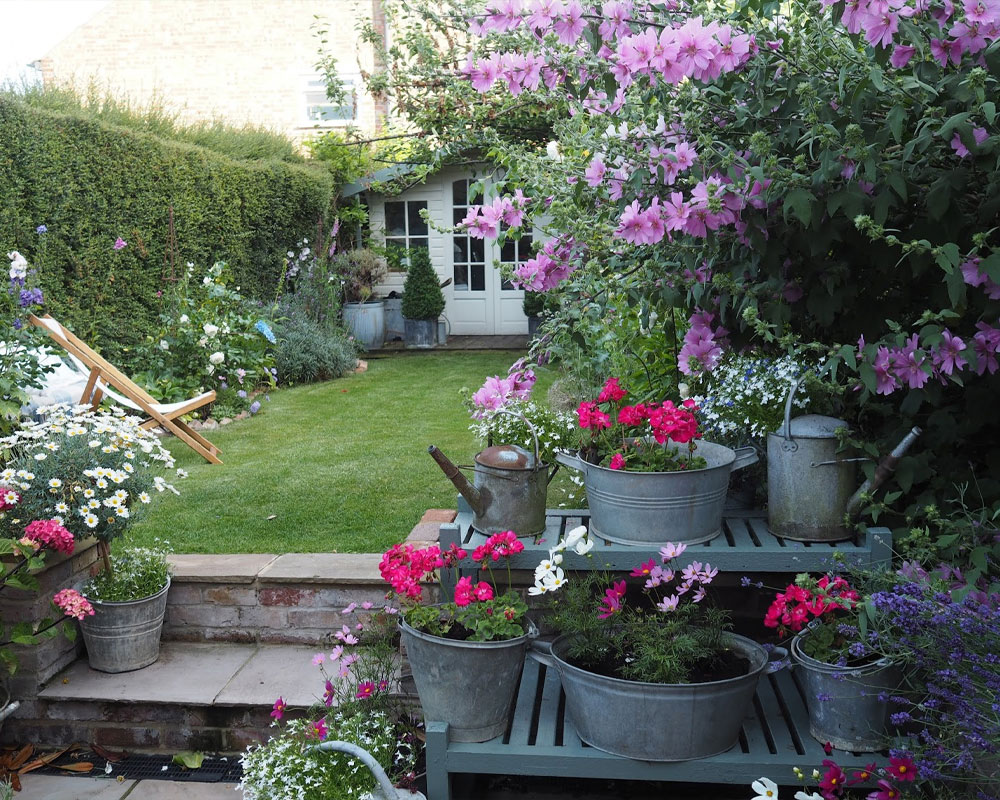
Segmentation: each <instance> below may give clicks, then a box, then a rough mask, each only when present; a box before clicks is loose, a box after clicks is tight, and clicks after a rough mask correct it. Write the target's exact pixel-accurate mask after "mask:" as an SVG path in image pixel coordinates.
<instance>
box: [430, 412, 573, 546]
mask: <svg viewBox="0 0 1000 800" xmlns="http://www.w3.org/2000/svg"><path fill="white" fill-rule="evenodd" d="M498 413H501V414H508V415H510V416H512V417H517V418H519V419H521V420H522V421H524V423H525V424H526V425H527V426H528V428H529V429H530V430H531V435H532V438H533V439H534V443H535V449H534V452H533V453H531V452H529V451H527V450H525V449H524V448H523V447H518V446H517V445H513V444H500V445H494V446H493V447H487V448H486V449H485V450H483V451H482V452H481V453H478V454H477V455H476V458H475V462H476V463H475V466H474V467H472V469H473V470H474V471H475V473H476V477H475V481H476V484H475V486H473V485H472V484H470V483H469V481H468V480H467V479H466V477H465V476H464V475H463V474H462V473H461V471H460V470H459V468H458V467H456V466H455V465H454V464H452V463H451V461H449V460H448V458H447V456H445V455H444V453H442V452H441V451H440V450H438V449H437V448H436V447H435V446H434V445H431V446H430V447H428V448H427V452H428V453H430V456H431V458H433V459H434V460H435V461H436V462H437V464H438V466H439V467H441V469H442V471H443V472H444V474H445V476H446V477H447V478H448V479H449V480H450V481H451V482H452V483H453V484H455V488H456V489H458V491H459V493H460V494H461V495H462V497H464V498H465V499H466V501H468V503H469V505H470V506H472V510H473V512H474V513H475V515H476V517H475V519H474V520H473V522H472V527H473V528H475V529H476V530H477V531H479V532H480V533H483V534H485V535H487V536H491V535H492V534H494V533H500V532H501V531H514V533H516V534H517V535H518V536H534V535H536V534H539V533H542V532H543V531H544V530H545V495H546V490H547V489H548V486H549V481H551V480H552V478H553V477H554V476H555V474H556V472H557V471H558V470H559V466H558V465H556V466H555V468H554V469H552V471H551V472H549V465H548V464H545V463H543V462H542V460H541V459H540V458H539V455H538V434H537V433H536V432H535V427H534V426H533V425H532V424H531V423H530V422H528V420H526V419H525V418H524V417H523V416H521V415H520V414H515V413H513V412H511V411H504V410H502V409H501V410H500V411H499V412H498Z"/></svg>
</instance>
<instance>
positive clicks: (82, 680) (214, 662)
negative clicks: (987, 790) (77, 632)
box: [39, 642, 273, 706]
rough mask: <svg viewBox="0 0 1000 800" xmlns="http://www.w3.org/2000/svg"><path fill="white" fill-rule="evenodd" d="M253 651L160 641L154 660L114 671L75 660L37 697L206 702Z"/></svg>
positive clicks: (209, 702)
mask: <svg viewBox="0 0 1000 800" xmlns="http://www.w3.org/2000/svg"><path fill="white" fill-rule="evenodd" d="M256 649H257V648H256V646H255V645H252V644H231V643H228V642H219V643H208V644H203V643H192V642H163V643H162V644H161V645H160V658H159V660H158V661H156V663H154V664H150V665H149V666H148V667H146V668H144V669H140V670H136V671H135V672H120V673H117V674H109V673H106V672H98V671H97V670H93V669H91V668H90V667H89V666H88V665H87V661H86V659H81V660H79V661H77V662H76V663H74V664H72V665H70V666H69V667H68V668H67V669H65V670H63V671H62V672H61V673H59V674H58V675H56V677H55V678H53V679H52V680H51V681H50V682H49V685H48V686H46V687H45V689H43V690H42V691H41V692H39V697H42V698H45V699H52V700H55V699H58V700H99V701H100V700H105V701H106V700H116V701H118V702H138V703H183V704H185V705H194V706H198V705H201V706H208V705H212V702H213V701H214V700H215V698H216V696H217V695H218V694H219V693H220V692H221V691H222V690H223V689H224V688H225V686H226V685H227V684H228V683H229V681H230V680H231V679H232V677H233V676H234V675H235V674H236V673H237V672H238V671H239V670H240V668H241V667H242V666H243V665H244V664H246V663H247V661H249V660H250V658H251V656H253V654H254V653H255V652H256ZM272 702H273V701H272Z"/></svg>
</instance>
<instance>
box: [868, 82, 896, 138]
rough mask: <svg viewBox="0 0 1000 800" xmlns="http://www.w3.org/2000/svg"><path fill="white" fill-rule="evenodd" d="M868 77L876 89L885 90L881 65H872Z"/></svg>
mask: <svg viewBox="0 0 1000 800" xmlns="http://www.w3.org/2000/svg"><path fill="white" fill-rule="evenodd" d="M868 77H869V78H871V82H872V85H873V86H874V87H875V88H876V89H878V90H879V91H880V92H884V91H885V81H883V80H882V68H881V67H877V66H876V67H872V68H871V71H870V72H869V73H868ZM897 107H898V106H897ZM896 141H897V142H898V141H899V139H898V138H897V139H896Z"/></svg>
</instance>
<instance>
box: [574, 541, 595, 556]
mask: <svg viewBox="0 0 1000 800" xmlns="http://www.w3.org/2000/svg"><path fill="white" fill-rule="evenodd" d="M573 549H574V550H575V551H576V554H577V555H578V556H585V555H587V553H589V552H590V551H591V550H593V549H594V540H593V539H591V538H589V537H588V538H586V539H581V540H580V541H579V542H577V543H576V547H574V548H573Z"/></svg>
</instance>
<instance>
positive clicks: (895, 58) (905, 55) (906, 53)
mask: <svg viewBox="0 0 1000 800" xmlns="http://www.w3.org/2000/svg"><path fill="white" fill-rule="evenodd" d="M916 52H917V48H916V47H910V46H909V45H906V44H898V45H896V48H895V49H894V50H893V51H892V55H891V56H889V63H890V64H891V65H892V66H893V67H895V68H896V69H902V68H903V67H905V66H906V65H907V64H909V63H910V59H911V58H913V54H914V53H916Z"/></svg>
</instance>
